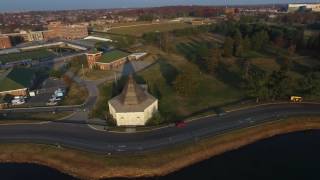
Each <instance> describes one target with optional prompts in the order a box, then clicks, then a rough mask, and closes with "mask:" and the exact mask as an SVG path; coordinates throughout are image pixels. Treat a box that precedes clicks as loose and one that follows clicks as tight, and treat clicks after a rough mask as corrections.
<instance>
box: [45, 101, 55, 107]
mask: <svg viewBox="0 0 320 180" xmlns="http://www.w3.org/2000/svg"><path fill="white" fill-rule="evenodd" d="M57 104H58V102H56V101H49V102H47V103H46V105H47V106H55V105H57Z"/></svg>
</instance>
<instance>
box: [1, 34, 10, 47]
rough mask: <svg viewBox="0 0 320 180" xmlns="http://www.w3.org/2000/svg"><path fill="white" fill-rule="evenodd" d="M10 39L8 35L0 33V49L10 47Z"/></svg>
mask: <svg viewBox="0 0 320 180" xmlns="http://www.w3.org/2000/svg"><path fill="white" fill-rule="evenodd" d="M11 47H12V45H11V41H10V38H9V37H8V36H3V35H0V49H7V48H11Z"/></svg>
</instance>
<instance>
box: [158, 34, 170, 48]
mask: <svg viewBox="0 0 320 180" xmlns="http://www.w3.org/2000/svg"><path fill="white" fill-rule="evenodd" d="M159 44H160V48H161V50H163V51H165V52H169V49H170V36H169V33H168V32H165V33H161V34H160V39H159Z"/></svg>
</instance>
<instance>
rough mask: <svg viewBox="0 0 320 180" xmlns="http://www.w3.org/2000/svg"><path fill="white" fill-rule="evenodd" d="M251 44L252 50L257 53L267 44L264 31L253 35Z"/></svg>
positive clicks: (266, 34)
mask: <svg viewBox="0 0 320 180" xmlns="http://www.w3.org/2000/svg"><path fill="white" fill-rule="evenodd" d="M251 42H252V48H253V49H254V50H257V51H259V50H261V49H262V48H263V47H265V45H266V44H267V43H268V42H269V35H268V33H267V32H266V31H264V30H262V31H259V32H257V33H255V34H254V35H253V37H252V41H251Z"/></svg>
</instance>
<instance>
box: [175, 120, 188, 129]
mask: <svg viewBox="0 0 320 180" xmlns="http://www.w3.org/2000/svg"><path fill="white" fill-rule="evenodd" d="M186 126H187V123H186V122H184V121H179V122H176V127H177V128H184V127H186Z"/></svg>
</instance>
